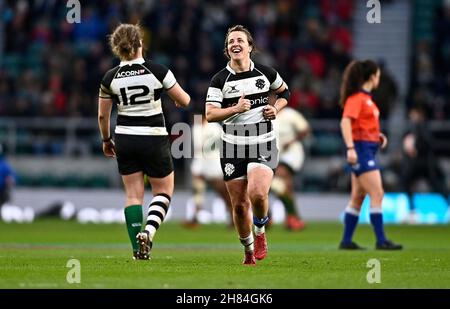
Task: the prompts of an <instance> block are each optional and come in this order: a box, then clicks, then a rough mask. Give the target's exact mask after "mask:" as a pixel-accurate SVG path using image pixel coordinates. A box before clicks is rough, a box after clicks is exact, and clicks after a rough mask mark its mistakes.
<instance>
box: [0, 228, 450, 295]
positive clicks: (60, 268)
mask: <svg viewBox="0 0 450 309" xmlns="http://www.w3.org/2000/svg"><path fill="white" fill-rule="evenodd" d="M386 231H387V235H388V237H389V238H391V239H393V240H395V241H396V242H399V243H401V244H403V245H404V246H405V249H404V250H403V251H397V252H381V251H376V250H374V249H373V248H374V236H373V233H372V229H371V227H370V226H368V225H362V226H359V227H358V229H357V231H356V237H355V241H356V242H358V243H359V244H360V245H363V246H365V247H367V248H368V250H366V251H359V252H348V251H339V250H337V246H338V243H339V240H340V237H341V233H342V225H341V224H339V223H314V222H310V223H309V224H308V226H307V228H306V229H305V230H304V231H302V232H299V233H291V232H287V231H285V230H284V229H283V228H282V227H281V226H275V227H272V228H271V229H270V230H269V231H268V243H269V254H268V256H267V258H266V259H265V260H263V261H258V262H257V266H256V267H245V266H243V265H241V262H242V258H243V252H242V248H241V245H240V244H239V241H238V239H237V234H236V232H234V231H230V230H228V229H227V228H226V227H225V226H224V225H209V226H201V227H200V228H198V229H196V230H188V229H185V228H183V227H181V226H180V225H179V224H177V223H166V224H163V225H162V227H161V229H160V230H159V231H158V234H157V236H156V237H155V243H154V247H153V251H152V254H153V258H152V259H151V260H150V261H133V260H132V259H131V246H130V244H129V243H128V236H127V232H126V229H125V225H117V224H116V225H92V224H87V225H82V224H78V223H75V222H62V221H56V220H55V221H54V220H43V221H38V222H35V223H33V224H5V223H0V288H19V289H20V288H45V289H47V288H169V289H170V288H182V289H191V288H194V289H195V288H202V289H205V288H220V289H235V288H236V289H237V288H270V289H272V288H288V289H290V288H295V289H296V288H450V226H448V225H446V226H388V227H387V228H386ZM372 258H376V259H378V260H379V261H380V263H381V283H375V284H369V283H368V282H367V279H366V278H367V273H368V271H369V270H370V268H368V267H367V261H368V260H369V259H372ZM70 259H78V260H79V261H80V270H81V283H79V284H69V283H68V282H67V281H66V276H67V273H68V271H69V270H70V268H68V267H67V266H66V265H67V262H68V260H70Z"/></svg>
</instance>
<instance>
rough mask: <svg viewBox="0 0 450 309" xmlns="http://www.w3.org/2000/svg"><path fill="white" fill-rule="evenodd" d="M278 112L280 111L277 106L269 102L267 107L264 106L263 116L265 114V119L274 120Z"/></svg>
mask: <svg viewBox="0 0 450 309" xmlns="http://www.w3.org/2000/svg"><path fill="white" fill-rule="evenodd" d="M277 113H278V111H277V109H276V108H275V106H273V105H270V104H269V105H267V106H266V107H264V110H263V116H264V119H266V120H273V119H275V118H277Z"/></svg>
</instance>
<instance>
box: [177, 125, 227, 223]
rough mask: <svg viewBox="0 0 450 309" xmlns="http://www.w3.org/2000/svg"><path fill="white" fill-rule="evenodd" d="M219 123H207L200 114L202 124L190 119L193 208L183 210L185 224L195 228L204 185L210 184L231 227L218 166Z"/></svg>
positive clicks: (225, 189)
mask: <svg viewBox="0 0 450 309" xmlns="http://www.w3.org/2000/svg"><path fill="white" fill-rule="evenodd" d="M221 135H222V126H221V125H220V124H218V123H215V122H211V123H208V121H206V118H205V117H202V123H201V124H198V123H196V122H194V125H193V127H192V136H193V139H194V158H193V159H192V163H191V173H192V190H193V194H194V209H193V211H192V212H191V211H187V213H188V215H190V216H189V217H188V218H187V221H186V222H184V225H185V226H186V227H191V228H193V227H196V226H197V225H198V223H199V220H198V216H199V214H200V212H201V211H202V209H203V206H204V199H205V191H206V186H207V185H210V186H211V187H212V188H213V189H214V191H215V192H216V193H217V194H218V195H219V196H220V197H221V198H222V199H223V201H224V202H225V205H226V208H227V211H228V212H229V213H230V220H231V223H230V226H233V217H232V214H231V200H230V196H229V195H228V191H227V188H226V186H225V182H224V181H223V174H222V168H221V166H220V148H219V147H220V144H221V138H220V137H221Z"/></svg>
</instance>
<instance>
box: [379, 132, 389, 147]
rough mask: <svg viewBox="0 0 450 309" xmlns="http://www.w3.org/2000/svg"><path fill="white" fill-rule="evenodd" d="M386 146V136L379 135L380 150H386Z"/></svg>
mask: <svg viewBox="0 0 450 309" xmlns="http://www.w3.org/2000/svg"><path fill="white" fill-rule="evenodd" d="M387 144H388V138H387V136H386V135H384V134H383V133H380V145H381V149H384V148H386V146H387Z"/></svg>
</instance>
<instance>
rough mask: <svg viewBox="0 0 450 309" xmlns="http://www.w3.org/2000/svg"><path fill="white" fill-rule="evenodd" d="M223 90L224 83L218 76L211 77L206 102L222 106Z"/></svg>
mask: <svg viewBox="0 0 450 309" xmlns="http://www.w3.org/2000/svg"><path fill="white" fill-rule="evenodd" d="M222 102H223V92H222V83H221V81H220V79H219V78H218V76H217V75H216V76H214V77H213V78H212V79H211V83H210V85H209V88H208V92H207V94H206V104H211V105H214V106H217V107H222Z"/></svg>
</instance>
